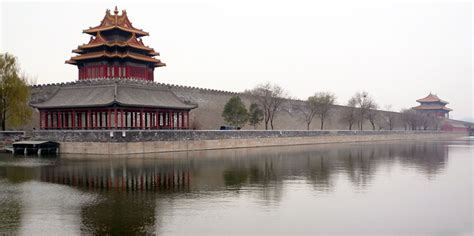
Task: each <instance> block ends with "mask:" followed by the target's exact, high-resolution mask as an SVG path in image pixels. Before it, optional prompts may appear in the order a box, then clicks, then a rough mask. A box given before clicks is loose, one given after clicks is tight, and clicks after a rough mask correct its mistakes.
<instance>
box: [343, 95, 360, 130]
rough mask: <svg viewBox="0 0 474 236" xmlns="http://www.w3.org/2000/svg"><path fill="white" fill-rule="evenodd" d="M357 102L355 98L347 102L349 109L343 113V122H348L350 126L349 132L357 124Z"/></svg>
mask: <svg viewBox="0 0 474 236" xmlns="http://www.w3.org/2000/svg"><path fill="white" fill-rule="evenodd" d="M356 106H357V101H356V100H355V98H351V99H349V101H348V102H347V107H345V109H344V110H343V112H342V116H341V118H342V120H343V121H344V122H347V123H348V124H349V130H352V125H354V123H356V122H357V120H358V116H357V107H356Z"/></svg>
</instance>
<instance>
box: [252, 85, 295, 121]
mask: <svg viewBox="0 0 474 236" xmlns="http://www.w3.org/2000/svg"><path fill="white" fill-rule="evenodd" d="M248 93H249V94H250V95H252V96H253V97H254V99H255V100H256V101H257V103H259V105H260V106H261V107H262V108H263V120H264V122H265V129H266V130H268V123H270V127H271V129H272V130H273V128H274V127H273V120H274V118H275V116H276V114H277V113H278V111H279V110H280V107H281V104H282V103H283V101H284V100H285V98H286V97H287V93H286V91H285V90H284V89H283V88H282V87H280V86H278V85H276V84H271V83H270V82H267V83H265V84H260V85H257V86H256V87H255V88H254V89H252V90H250V91H248Z"/></svg>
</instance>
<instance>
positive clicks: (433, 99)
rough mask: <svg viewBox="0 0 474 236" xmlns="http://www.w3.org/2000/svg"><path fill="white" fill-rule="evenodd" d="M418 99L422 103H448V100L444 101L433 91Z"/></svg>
mask: <svg viewBox="0 0 474 236" xmlns="http://www.w3.org/2000/svg"><path fill="white" fill-rule="evenodd" d="M416 101H417V102H419V103H422V102H439V103H444V104H445V105H446V104H448V102H447V101H444V100H442V99H440V98H439V97H438V96H436V94H432V93H430V94H429V95H428V96H426V97H424V98H420V99H418V100H416Z"/></svg>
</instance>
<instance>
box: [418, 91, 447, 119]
mask: <svg viewBox="0 0 474 236" xmlns="http://www.w3.org/2000/svg"><path fill="white" fill-rule="evenodd" d="M416 101H417V102H419V103H420V105H418V106H416V107H413V109H415V110H418V111H421V112H430V113H434V114H436V115H437V116H445V114H447V113H449V112H450V111H452V109H449V108H447V107H446V105H447V104H448V102H447V101H444V100H442V99H440V98H439V97H438V96H436V94H431V93H430V94H429V95H428V96H426V97H424V98H421V99H418V100H416Z"/></svg>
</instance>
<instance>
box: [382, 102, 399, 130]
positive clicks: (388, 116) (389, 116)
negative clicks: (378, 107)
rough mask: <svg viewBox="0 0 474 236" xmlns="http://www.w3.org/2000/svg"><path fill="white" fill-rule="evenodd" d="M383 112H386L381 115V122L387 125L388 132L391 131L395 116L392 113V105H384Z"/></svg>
mask: <svg viewBox="0 0 474 236" xmlns="http://www.w3.org/2000/svg"><path fill="white" fill-rule="evenodd" d="M385 111H386V112H384V113H383V120H384V122H385V123H386V124H387V126H388V128H389V130H393V128H394V126H395V123H396V119H397V116H396V114H395V113H394V112H392V105H386V106H385Z"/></svg>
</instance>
